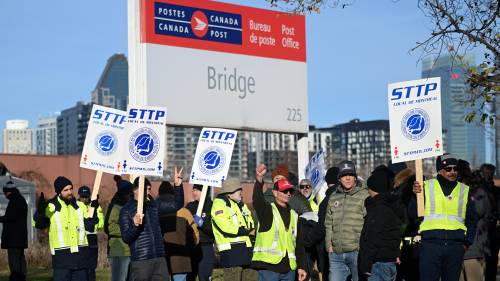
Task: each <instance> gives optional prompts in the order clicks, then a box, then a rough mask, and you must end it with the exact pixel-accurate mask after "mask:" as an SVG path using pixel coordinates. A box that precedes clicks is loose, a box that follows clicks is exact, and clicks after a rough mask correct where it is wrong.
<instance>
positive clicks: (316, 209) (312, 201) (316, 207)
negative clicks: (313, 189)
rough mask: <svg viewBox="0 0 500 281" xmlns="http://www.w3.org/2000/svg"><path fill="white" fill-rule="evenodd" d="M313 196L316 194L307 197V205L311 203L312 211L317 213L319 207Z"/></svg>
mask: <svg viewBox="0 0 500 281" xmlns="http://www.w3.org/2000/svg"><path fill="white" fill-rule="evenodd" d="M315 198H316V196H311V197H309V205H311V209H312V211H313V212H316V213H317V212H318V210H319V207H318V204H317V203H316V200H314V199H315Z"/></svg>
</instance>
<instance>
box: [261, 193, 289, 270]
mask: <svg viewBox="0 0 500 281" xmlns="http://www.w3.org/2000/svg"><path fill="white" fill-rule="evenodd" d="M271 206H272V210H273V224H272V225H271V228H270V229H269V230H268V231H265V232H260V231H259V232H257V237H256V240H255V246H254V248H253V252H254V254H253V257H252V260H253V261H262V262H265V263H269V264H278V263H279V262H280V261H281V260H282V259H283V258H284V257H285V256H286V255H288V259H289V261H290V269H291V270H295V269H296V268H297V258H296V257H295V243H296V238H297V221H298V215H297V213H296V212H295V211H294V210H291V209H290V225H289V227H288V229H286V228H285V225H284V223H283V220H282V219H281V215H280V213H279V211H278V208H277V207H276V205H275V203H271Z"/></svg>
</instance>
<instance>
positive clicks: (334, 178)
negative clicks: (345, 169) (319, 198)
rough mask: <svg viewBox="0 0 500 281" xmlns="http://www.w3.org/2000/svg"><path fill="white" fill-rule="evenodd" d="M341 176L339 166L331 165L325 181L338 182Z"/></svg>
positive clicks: (328, 182) (327, 182)
mask: <svg viewBox="0 0 500 281" xmlns="http://www.w3.org/2000/svg"><path fill="white" fill-rule="evenodd" d="M338 178H339V168H338V167H331V168H330V169H328V171H326V175H325V181H326V184H336V183H337V182H338Z"/></svg>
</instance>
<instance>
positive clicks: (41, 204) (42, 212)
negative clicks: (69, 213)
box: [36, 192, 47, 216]
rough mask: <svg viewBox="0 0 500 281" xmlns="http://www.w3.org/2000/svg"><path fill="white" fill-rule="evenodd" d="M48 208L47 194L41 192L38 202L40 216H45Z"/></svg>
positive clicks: (37, 207) (37, 208)
mask: <svg viewBox="0 0 500 281" xmlns="http://www.w3.org/2000/svg"><path fill="white" fill-rule="evenodd" d="M46 208H47V201H45V195H44V194H43V192H42V193H40V198H38V203H37V205H36V211H37V213H38V215H39V216H45V209H46Z"/></svg>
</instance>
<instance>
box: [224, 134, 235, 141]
mask: <svg viewBox="0 0 500 281" xmlns="http://www.w3.org/2000/svg"><path fill="white" fill-rule="evenodd" d="M228 139H234V134H233V133H227V134H226V138H225V139H224V140H226V141H227V140H228Z"/></svg>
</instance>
